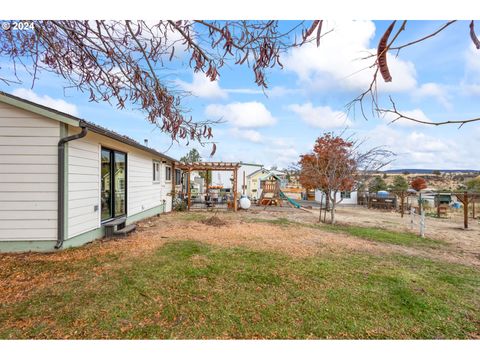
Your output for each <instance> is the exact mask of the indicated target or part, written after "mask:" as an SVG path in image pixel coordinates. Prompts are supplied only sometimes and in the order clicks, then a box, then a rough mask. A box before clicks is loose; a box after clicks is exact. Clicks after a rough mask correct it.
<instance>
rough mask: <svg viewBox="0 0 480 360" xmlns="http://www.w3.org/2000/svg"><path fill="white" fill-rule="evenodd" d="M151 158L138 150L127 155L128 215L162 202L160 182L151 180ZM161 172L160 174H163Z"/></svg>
mask: <svg viewBox="0 0 480 360" xmlns="http://www.w3.org/2000/svg"><path fill="white" fill-rule="evenodd" d="M152 164H153V159H152V158H151V157H150V156H148V155H143V154H142V153H140V152H132V153H130V154H129V156H128V215H130V216H131V215H134V214H138V213H140V212H142V211H145V210H148V209H151V208H153V207H156V206H159V205H161V204H162V182H156V183H154V182H153V165H152ZM163 174H164V173H163V172H162V173H161V176H163Z"/></svg>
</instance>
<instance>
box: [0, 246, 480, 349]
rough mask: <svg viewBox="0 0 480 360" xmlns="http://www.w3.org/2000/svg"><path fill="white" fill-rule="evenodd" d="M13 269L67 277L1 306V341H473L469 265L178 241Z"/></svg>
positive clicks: (478, 328)
mask: <svg viewBox="0 0 480 360" xmlns="http://www.w3.org/2000/svg"><path fill="white" fill-rule="evenodd" d="M71 251H75V250H71ZM109 265H111V266H110V267H109ZM98 266H103V267H104V268H105V269H108V270H104V271H98V268H97V267H98ZM18 270H22V271H24V272H25V273H26V274H28V273H29V272H35V274H36V275H42V274H43V273H51V272H55V273H57V274H58V279H59V280H62V279H64V278H69V277H71V276H72V275H75V278H74V279H72V280H71V281H68V282H66V281H63V282H52V283H50V284H49V285H48V286H47V287H44V288H39V289H37V290H36V291H34V292H33V293H32V294H30V296H29V298H28V299H26V300H23V301H21V302H18V303H15V304H0V338H58V337H71V338H181V339H183V338H470V337H475V336H477V337H478V336H480V271H478V270H475V269H473V268H469V267H465V266H460V265H452V264H447V263H442V262H434V261H428V260H423V259H421V258H419V257H405V256H396V255H382V256H376V255H368V254H365V253H356V252H345V253H343V254H341V255H339V254H332V255H318V256H315V257H310V258H294V257H289V256H287V255H281V254H278V253H273V252H262V251H251V250H246V249H241V248H224V247H214V246H208V245H205V244H201V243H197V242H192V241H177V242H172V243H168V244H167V245H165V246H163V247H161V248H159V249H157V250H154V251H152V252H151V253H149V254H148V255H146V256H142V257H137V258H133V257H132V258H127V259H124V258H122V259H119V258H118V257H117V256H116V255H111V254H110V255H103V256H100V255H99V256H98V257H94V258H92V257H89V258H86V259H84V260H78V261H72V262H68V263H67V262H64V261H45V260H36V261H19V262H18V264H16V269H15V271H18ZM9 275H11V274H8V273H7V274H2V275H1V276H2V277H6V278H7V279H8V276H9Z"/></svg>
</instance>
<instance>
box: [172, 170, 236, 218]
mask: <svg viewBox="0 0 480 360" xmlns="http://www.w3.org/2000/svg"><path fill="white" fill-rule="evenodd" d="M240 166H241V165H240V163H234V162H192V163H184V162H176V163H175V168H177V169H181V170H182V171H184V172H186V173H187V208H188V210H190V207H191V189H190V173H191V172H192V171H231V172H233V210H234V211H237V177H238V168H239V167H240ZM206 187H207V192H208V182H207V184H206Z"/></svg>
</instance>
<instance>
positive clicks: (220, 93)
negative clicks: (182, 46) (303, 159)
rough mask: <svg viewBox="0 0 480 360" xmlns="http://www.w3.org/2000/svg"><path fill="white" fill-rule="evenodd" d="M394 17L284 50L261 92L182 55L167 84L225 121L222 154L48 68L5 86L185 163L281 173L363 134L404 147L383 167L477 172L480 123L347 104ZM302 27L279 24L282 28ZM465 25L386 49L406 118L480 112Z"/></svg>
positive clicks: (219, 138)
mask: <svg viewBox="0 0 480 360" xmlns="http://www.w3.org/2000/svg"><path fill="white" fill-rule="evenodd" d="M389 23H390V22H386V21H346V20H342V21H333V20H331V21H326V23H325V24H324V32H327V31H328V30H333V31H331V32H328V34H326V35H325V36H324V37H322V39H321V44H320V47H318V48H317V47H316V46H315V45H314V44H305V45H303V46H302V47H298V48H293V49H290V50H289V51H288V53H285V54H283V55H282V57H281V62H282V63H283V65H284V67H283V69H280V68H278V69H277V68H276V69H271V70H269V71H268V73H267V75H268V77H267V81H268V89H267V90H266V91H265V92H263V91H262V89H261V88H259V87H257V85H256V84H255V82H254V74H253V72H252V70H251V69H249V68H248V67H246V66H236V65H234V64H233V63H229V64H227V65H226V66H225V67H223V68H222V69H221V70H220V78H219V79H218V81H215V82H210V81H209V80H208V79H207V78H206V77H205V76H204V75H203V74H202V73H194V72H193V70H192V69H190V68H189V66H188V56H182V55H181V54H180V55H178V51H177V52H176V53H177V55H176V56H177V58H176V59H175V60H174V61H173V62H172V63H171V64H169V68H170V70H169V71H170V75H169V79H170V81H172V83H174V84H175V85H176V86H177V87H178V88H180V89H183V90H186V91H189V92H191V96H189V97H187V98H186V99H185V102H184V105H185V107H186V108H188V109H190V114H189V115H192V116H193V118H194V119H197V120H204V119H212V120H216V119H222V121H223V122H222V123H221V124H218V125H216V126H215V127H214V131H213V134H214V139H213V140H214V141H215V142H216V144H217V152H216V154H215V155H214V156H213V157H210V156H209V155H210V152H211V147H210V146H206V147H202V146H200V145H199V144H198V143H197V144H190V146H186V145H185V143H182V142H180V143H179V144H177V143H174V144H173V145H171V141H170V138H169V136H168V135H165V134H163V133H162V132H161V131H160V130H159V129H158V128H156V127H155V126H152V125H151V124H149V123H148V122H147V120H146V118H145V115H144V114H142V113H141V112H139V111H136V110H128V109H125V110H119V109H117V108H116V106H115V104H113V106H112V105H110V104H108V103H92V102H89V100H88V94H83V93H80V92H78V91H76V90H74V89H64V85H65V81H64V80H63V79H61V78H60V77H58V76H56V75H54V74H51V73H46V72H43V73H41V74H40V79H39V80H38V81H37V82H36V83H35V86H34V88H33V89H31V79H28V78H27V77H25V79H24V82H23V83H22V84H16V85H10V86H9V85H6V84H3V83H2V84H0V89H1V90H2V91H5V92H9V93H12V94H14V95H17V96H20V97H24V98H27V99H29V100H31V101H36V102H39V103H42V104H44V105H47V106H51V107H53V108H56V109H58V110H61V111H65V112H67V113H70V114H72V115H75V116H78V117H80V118H84V119H86V120H89V121H91V122H94V123H96V124H99V125H101V126H104V127H107V128H109V129H111V130H114V131H116V132H119V133H121V134H125V135H128V136H129V137H131V138H134V139H135V140H137V141H139V142H141V143H143V140H144V139H148V141H149V146H151V147H154V148H156V149H157V150H159V151H161V152H165V153H166V154H168V155H170V156H172V157H175V158H180V157H181V156H182V155H184V154H185V153H187V152H188V150H189V149H190V148H192V147H195V148H197V149H198V150H199V151H200V153H201V155H202V156H203V158H204V160H208V161H243V162H248V163H260V164H263V165H265V166H267V167H270V166H277V167H278V168H285V167H288V166H290V165H291V164H292V163H295V162H297V161H298V159H299V155H300V154H304V153H307V152H309V151H311V149H312V147H313V144H314V142H315V139H316V138H317V137H319V136H322V134H324V133H325V132H330V131H332V132H334V133H337V134H340V133H342V132H343V133H344V134H346V135H348V136H354V137H356V138H358V139H361V140H365V143H364V147H365V148H367V147H373V146H385V147H386V148H388V149H389V150H391V151H393V152H395V153H396V154H397V156H396V158H395V160H394V161H393V162H392V163H391V164H390V165H389V166H388V167H387V169H388V168H390V169H396V168H428V169H480V165H479V164H478V161H479V158H480V156H479V155H480V147H479V145H478V144H479V140H480V122H479V123H471V124H467V125H465V126H463V127H462V128H460V129H458V127H457V126H450V125H445V126H439V127H434V126H430V125H421V124H415V123H412V122H408V121H398V122H395V123H391V120H392V118H391V117H389V116H385V117H384V118H378V117H376V116H372V113H371V112H367V117H368V119H365V118H363V117H362V116H361V115H360V113H359V111H358V108H357V111H355V112H352V111H351V112H349V113H347V109H346V105H347V104H348V103H349V102H350V101H351V100H352V99H354V98H355V97H356V96H358V95H359V94H360V93H361V92H363V91H364V90H365V89H366V88H367V87H368V85H369V82H370V81H371V76H372V69H369V68H368V66H369V65H371V64H372V61H373V60H372V59H367V60H360V58H362V57H365V56H366V55H367V54H368V53H369V52H373V53H374V52H376V47H377V44H378V41H379V38H380V37H381V36H382V34H383V33H384V31H385V29H386V28H387V27H388V25H389ZM443 23H444V22H441V21H409V22H408V23H407V29H406V31H404V32H403V33H402V34H401V35H400V36H399V38H398V40H397V42H396V43H397V44H403V43H406V42H409V41H411V40H414V39H417V38H420V37H422V36H424V35H427V34H429V33H431V32H432V31H434V30H436V29H437V28H438V27H440V26H441V25H442V24H443ZM294 24H295V23H294V22H290V21H285V22H281V24H280V26H281V27H282V28H285V29H288V28H290V27H293V26H294ZM468 25H469V23H468V22H466V21H460V22H457V23H455V24H453V25H451V26H450V27H449V28H448V29H446V30H445V31H443V32H441V33H440V34H439V35H438V36H436V37H434V38H431V39H429V40H427V41H425V42H423V43H421V44H419V45H416V46H412V47H408V48H405V49H403V50H402V51H401V52H400V53H399V54H398V56H396V57H395V56H394V55H389V58H388V63H389V67H390V72H391V74H392V78H393V81H392V82H391V83H384V82H383V80H382V79H381V78H380V79H379V85H378V86H379V94H380V102H381V104H383V105H384V106H385V107H387V106H389V102H388V96H389V95H390V96H392V98H394V99H395V102H396V104H397V108H398V109H399V110H401V111H402V112H404V113H405V114H406V115H411V116H415V117H417V118H420V119H424V120H430V121H443V120H456V119H463V118H471V117H478V116H480V109H479V107H478V103H479V100H480V50H477V49H476V48H475V47H474V46H473V44H472V42H471V40H470V37H469V28H468ZM8 65H9V64H8V59H1V58H0V67H1V69H0V75H2V74H5V71H8Z"/></svg>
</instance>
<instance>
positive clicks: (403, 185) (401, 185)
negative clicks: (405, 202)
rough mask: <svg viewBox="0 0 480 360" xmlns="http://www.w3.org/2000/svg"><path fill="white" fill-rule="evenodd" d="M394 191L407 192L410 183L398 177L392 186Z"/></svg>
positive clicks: (394, 179)
mask: <svg viewBox="0 0 480 360" xmlns="http://www.w3.org/2000/svg"><path fill="white" fill-rule="evenodd" d="M391 190H392V191H406V190H408V181H407V180H406V179H405V178H404V177H403V176H401V175H397V176H395V177H394V178H393V184H392V186H391Z"/></svg>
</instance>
